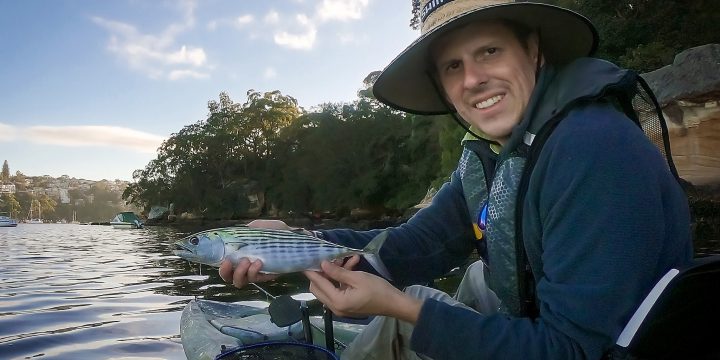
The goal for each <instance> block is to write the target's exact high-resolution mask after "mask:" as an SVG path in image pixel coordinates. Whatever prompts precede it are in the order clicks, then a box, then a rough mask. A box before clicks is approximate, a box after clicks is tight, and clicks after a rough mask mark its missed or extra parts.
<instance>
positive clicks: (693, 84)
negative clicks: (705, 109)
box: [642, 44, 720, 108]
mask: <svg viewBox="0 0 720 360" xmlns="http://www.w3.org/2000/svg"><path fill="white" fill-rule="evenodd" d="M719 70H720V44H707V45H702V46H697V47H694V48H690V49H687V50H684V51H682V52H680V53H679V54H677V55H676V56H675V60H674V61H673V63H672V64H671V65H667V66H664V67H662V68H660V69H657V70H655V71H651V72H649V73H645V74H642V77H643V78H644V79H645V81H647V83H648V85H650V87H651V88H652V89H653V92H655V96H657V99H658V102H659V103H660V106H661V107H663V108H664V107H665V106H668V105H670V104H672V103H674V102H676V101H680V100H684V101H690V102H693V103H705V102H708V101H715V100H718V99H720V71H719Z"/></svg>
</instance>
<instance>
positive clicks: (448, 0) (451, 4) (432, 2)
mask: <svg viewBox="0 0 720 360" xmlns="http://www.w3.org/2000/svg"><path fill="white" fill-rule="evenodd" d="M512 2H514V1H512V0H421V1H420V22H421V24H420V33H421V34H425V33H428V32H430V31H432V30H433V29H435V28H437V27H439V26H442V25H444V24H445V23H447V22H448V20H450V19H453V18H455V17H457V16H458V15H461V14H465V13H468V12H471V11H475V10H479V9H481V8H485V7H489V6H494V5H501V4H507V3H512Z"/></svg>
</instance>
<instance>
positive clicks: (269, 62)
mask: <svg viewBox="0 0 720 360" xmlns="http://www.w3.org/2000/svg"><path fill="white" fill-rule="evenodd" d="M410 18H411V0H173V1H170V0H103V1H96V0H0V161H3V160H7V161H8V165H9V167H10V172H11V174H15V172H16V171H20V172H22V173H23V174H25V175H28V176H40V175H50V176H53V177H59V176H61V175H68V176H70V177H75V178H82V179H88V180H102V179H107V180H115V179H121V180H132V173H133V171H134V170H136V169H142V168H144V167H145V165H147V163H148V162H150V161H151V160H152V159H155V157H156V150H157V148H158V147H159V146H160V144H161V143H162V141H163V140H165V139H167V138H168V137H169V136H171V135H172V134H173V133H176V132H178V131H179V130H181V129H182V128H183V127H184V126H186V125H190V124H193V123H195V122H197V121H199V120H204V119H206V118H207V114H208V110H207V103H208V101H210V100H218V98H219V94H220V93H221V92H226V93H228V94H229V95H230V98H231V99H232V100H233V101H234V102H236V103H244V102H245V100H246V96H245V94H246V93H247V91H248V90H256V91H261V92H264V91H273V90H279V91H280V92H282V93H283V94H284V95H289V96H292V97H294V98H296V99H297V100H298V103H299V105H300V106H302V107H303V108H304V109H305V110H312V109H313V107H315V106H317V105H319V104H322V103H326V102H350V101H353V100H355V99H356V98H357V95H356V94H357V91H358V90H359V89H360V88H362V81H363V79H364V78H365V76H366V75H368V74H369V73H370V72H372V71H376V70H382V69H383V68H384V67H385V66H386V65H387V64H388V63H389V62H390V61H391V60H392V59H394V58H395V56H397V55H398V54H399V53H400V52H401V51H402V50H403V49H405V47H407V46H408V45H409V44H410V43H411V42H412V41H413V40H414V39H415V38H416V37H417V35H418V32H417V31H416V30H413V29H411V28H410V26H409V24H410Z"/></svg>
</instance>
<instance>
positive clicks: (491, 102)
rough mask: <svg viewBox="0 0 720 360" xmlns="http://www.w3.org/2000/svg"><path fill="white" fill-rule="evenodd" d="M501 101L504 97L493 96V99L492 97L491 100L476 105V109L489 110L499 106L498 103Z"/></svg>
mask: <svg viewBox="0 0 720 360" xmlns="http://www.w3.org/2000/svg"><path fill="white" fill-rule="evenodd" d="M500 100H502V96H501V95H497V96H493V97H491V98H489V99H487V100H485V101H483V102H480V103H477V104H476V105H475V107H476V108H478V109H485V108H489V107H491V106H493V105H495V104H497V102H498V101H500Z"/></svg>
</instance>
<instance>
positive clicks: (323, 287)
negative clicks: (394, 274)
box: [305, 255, 422, 324]
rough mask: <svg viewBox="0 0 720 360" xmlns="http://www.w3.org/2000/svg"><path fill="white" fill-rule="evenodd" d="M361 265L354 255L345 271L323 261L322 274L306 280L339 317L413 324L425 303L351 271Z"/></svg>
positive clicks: (310, 275)
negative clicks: (391, 319)
mask: <svg viewBox="0 0 720 360" xmlns="http://www.w3.org/2000/svg"><path fill="white" fill-rule="evenodd" d="M359 261H360V258H359V257H358V256H357V255H355V256H353V257H352V258H350V260H349V261H348V262H347V263H346V264H345V266H344V267H340V266H338V265H335V264H333V263H331V262H328V261H323V263H322V264H321V268H322V271H323V272H322V273H318V272H315V271H310V270H308V271H305V276H307V278H308V279H309V280H310V291H311V292H312V293H313V294H315V296H316V297H317V298H318V300H320V302H322V303H323V304H325V305H326V306H327V307H328V308H330V310H332V312H333V313H335V314H337V315H340V316H348V317H361V316H366V315H385V316H391V317H394V318H397V319H400V320H403V321H407V322H409V323H412V324H414V323H415V322H416V321H417V318H418V316H419V314H420V308H421V307H422V302H421V301H420V300H418V299H415V298H413V297H410V296H408V295H406V294H405V293H403V292H402V291H400V290H398V289H396V288H395V287H394V286H392V285H390V283H388V282H387V281H386V280H385V279H383V278H381V277H378V276H375V275H372V274H369V273H366V272H361V271H351V270H350V269H351V268H352V267H354V266H355V264H357V263H358V262H359ZM333 282H336V283H337V284H338V286H336V285H335V283H333Z"/></svg>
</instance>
